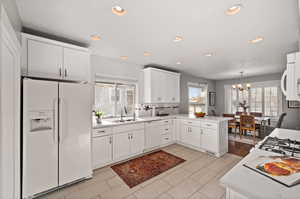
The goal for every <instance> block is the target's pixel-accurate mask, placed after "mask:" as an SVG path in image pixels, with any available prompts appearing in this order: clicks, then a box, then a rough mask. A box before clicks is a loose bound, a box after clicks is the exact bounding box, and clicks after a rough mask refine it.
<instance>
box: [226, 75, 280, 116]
mask: <svg viewBox="0 0 300 199" xmlns="http://www.w3.org/2000/svg"><path fill="white" fill-rule="evenodd" d="M269 87H277V98H278V113H277V116H268V115H264V116H266V117H271V118H278V117H279V115H280V114H281V113H282V107H283V104H282V101H283V100H282V92H281V88H280V81H279V80H278V81H277V80H276V81H266V82H252V83H251V88H262V93H261V95H262V107H261V108H262V113H263V114H265V88H269ZM228 89H230V92H229V93H230V96H228ZM224 90H225V111H226V112H230V113H234V111H235V112H236V111H238V108H237V107H238V106H237V105H235V106H233V105H232V90H233V89H232V85H231V84H230V85H225V86H224ZM235 91H236V93H237V94H236V96H237V102H239V95H238V92H239V91H238V89H235ZM248 92H249V93H248V102H249V105H251V95H252V92H251V89H250V90H249V91H248ZM230 104H231V105H230ZM229 109H230V110H229ZM249 111H251V108H250V109H249Z"/></svg>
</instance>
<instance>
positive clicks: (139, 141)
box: [130, 130, 145, 154]
mask: <svg viewBox="0 0 300 199" xmlns="http://www.w3.org/2000/svg"><path fill="white" fill-rule="evenodd" d="M130 142H131V143H130V147H131V148H130V152H131V154H138V153H142V152H143V150H144V147H145V136H144V130H136V131H132V133H131V141H130Z"/></svg>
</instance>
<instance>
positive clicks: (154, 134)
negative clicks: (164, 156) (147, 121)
mask: <svg viewBox="0 0 300 199" xmlns="http://www.w3.org/2000/svg"><path fill="white" fill-rule="evenodd" d="M161 131H162V127H161V126H148V127H147V126H146V129H145V134H146V135H145V137H146V148H147V149H150V148H154V147H158V146H160V145H161Z"/></svg>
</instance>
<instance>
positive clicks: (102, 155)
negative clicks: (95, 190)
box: [92, 135, 112, 169]
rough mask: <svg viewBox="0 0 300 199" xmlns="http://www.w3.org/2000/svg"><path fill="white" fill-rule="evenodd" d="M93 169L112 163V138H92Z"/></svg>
mask: <svg viewBox="0 0 300 199" xmlns="http://www.w3.org/2000/svg"><path fill="white" fill-rule="evenodd" d="M92 148H93V150H92V152H93V154H92V155H93V168H94V169H96V168H99V167H101V166H103V165H105V164H107V163H110V162H111V161H112V136H111V135H108V136H101V137H100V136H99V137H94V138H93V142H92Z"/></svg>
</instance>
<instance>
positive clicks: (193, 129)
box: [188, 126, 201, 147]
mask: <svg viewBox="0 0 300 199" xmlns="http://www.w3.org/2000/svg"><path fill="white" fill-rule="evenodd" d="M188 134H189V136H188V139H189V141H188V142H189V144H190V145H193V146H195V147H200V145H201V129H200V128H199V127H197V126H190V132H189V133H188Z"/></svg>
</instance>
